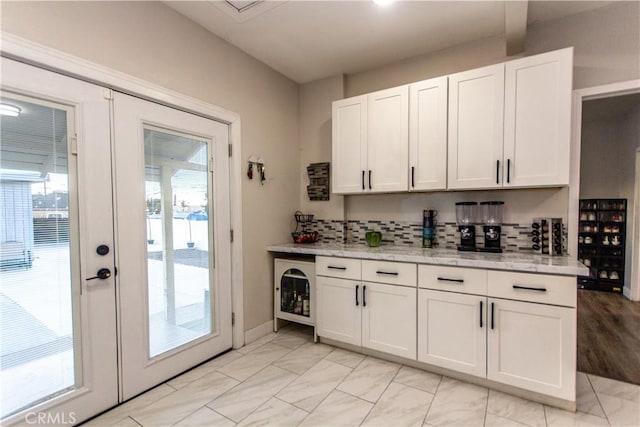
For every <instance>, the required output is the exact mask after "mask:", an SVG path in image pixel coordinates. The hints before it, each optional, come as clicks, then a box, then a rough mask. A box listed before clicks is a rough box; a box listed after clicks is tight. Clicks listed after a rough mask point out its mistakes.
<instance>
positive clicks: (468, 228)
mask: <svg viewBox="0 0 640 427" xmlns="http://www.w3.org/2000/svg"><path fill="white" fill-rule="evenodd" d="M477 208H478V203H476V202H457V203H456V222H457V223H458V230H459V231H460V244H459V245H458V250H459V251H475V250H476V225H475V223H476V211H477Z"/></svg>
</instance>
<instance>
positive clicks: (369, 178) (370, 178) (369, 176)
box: [369, 169, 371, 190]
mask: <svg viewBox="0 0 640 427" xmlns="http://www.w3.org/2000/svg"><path fill="white" fill-rule="evenodd" d="M369 190H371V169H369Z"/></svg>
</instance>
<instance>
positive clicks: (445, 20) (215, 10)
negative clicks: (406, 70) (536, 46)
mask: <svg viewBox="0 0 640 427" xmlns="http://www.w3.org/2000/svg"><path fill="white" fill-rule="evenodd" d="M165 3H166V4H167V5H168V6H169V7H171V8H173V9H175V10H176V11H178V12H179V13H181V14H183V15H184V16H186V17H188V18H189V19H191V20H193V21H195V22H196V23H198V24H200V25H202V26H203V27H205V28H206V29H208V30H209V31H210V32H212V33H214V34H216V35H217V36H219V37H221V38H222V39H224V40H226V41H228V42H229V43H231V44H233V45H235V46H237V47H238V48H240V49H241V50H243V51H244V52H246V53H248V54H249V55H251V56H253V57H255V58H257V59H258V60H260V61H262V62H264V63H265V64H267V65H269V66H270V67H272V68H274V69H275V70H277V71H279V72H280V73H282V74H284V75H285V76H287V77H289V78H291V79H292V80H294V81H296V82H299V83H306V82H309V81H313V80H317V79H321V78H325V77H329V76H334V75H338V74H343V73H344V74H349V73H355V72H359V71H364V70H368V69H372V68H376V67H380V66H382V65H385V64H389V63H392V62H395V61H399V60H403V59H407V58H410V57H413V56H417V55H422V54H426V53H429V52H435V51H438V50H441V49H446V48H449V47H452V46H455V45H458V44H462V43H466V42H470V41H472V40H478V39H482V38H486V37H494V36H504V35H505V21H508V20H509V19H512V18H509V17H510V16H511V15H512V13H513V12H510V9H509V5H507V6H505V2H504V1H409V0H396V2H395V3H392V4H390V5H387V6H378V5H376V4H374V3H373V2H372V1H370V0H361V1H329V0H325V1H300V0H285V1H238V0H230V1H224V0H208V1H166V2H165ZM611 3H614V2H613V1H529V2H528V7H527V8H522V9H521V10H522V12H515V13H517V14H520V16H517V18H516V19H512V21H510V22H512V26H513V23H516V24H515V25H520V26H521V27H522V29H521V33H522V34H521V35H524V32H525V31H526V25H527V24H532V23H535V22H541V21H548V20H552V19H557V18H560V17H564V16H568V15H573V14H576V13H580V12H584V11H587V10H591V9H595V8H599V7H602V6H606V5H608V4H611ZM513 4H514V3H513V2H512V4H511V9H513ZM520 4H522V3H520ZM525 13H526V16H524V14H525ZM505 16H507V18H505ZM518 23H521V24H518Z"/></svg>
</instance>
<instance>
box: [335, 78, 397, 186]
mask: <svg viewBox="0 0 640 427" xmlns="http://www.w3.org/2000/svg"><path fill="white" fill-rule="evenodd" d="M408 140H409V87H408V86H401V87H396V88H391V89H386V90H381V91H378V92H374V93H370V94H368V95H362V96H358V97H354V98H348V99H343V100H340V101H335V102H334V103H333V144H332V147H333V151H332V158H333V167H332V181H333V192H334V193H338V194H354V193H385V192H393V191H407V188H408V174H407V168H408V166H407V164H408V157H409V146H408Z"/></svg>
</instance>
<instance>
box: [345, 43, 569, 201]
mask: <svg viewBox="0 0 640 427" xmlns="http://www.w3.org/2000/svg"><path fill="white" fill-rule="evenodd" d="M572 72H573V48H567V49H562V50H557V51H553V52H549V53H544V54H540V55H534V56H529V57H525V58H521V59H516V60H513V61H509V62H506V63H502V64H497V65H491V66H488V67H482V68H478V69H475V70H470V71H465V72H461V73H457V74H453V75H450V76H448V77H447V76H445V77H439V78H434V79H430V80H425V81H422V82H417V83H413V84H411V85H409V86H400V87H396V88H391V89H386V90H382V91H378V92H373V93H370V94H367V95H362V96H357V97H353V98H348V99H343V100H340V101H336V102H334V103H333V155H332V157H333V166H332V180H333V192H334V193H338V194H357V193H376V192H380V193H385V192H402V191H407V190H408V191H430V190H431V191H434V190H445V189H449V190H467V189H468V190H472V189H493V188H508V187H549V186H564V185H568V184H569V171H570V170H569V165H570V150H571V144H570V132H571V91H572Z"/></svg>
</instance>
